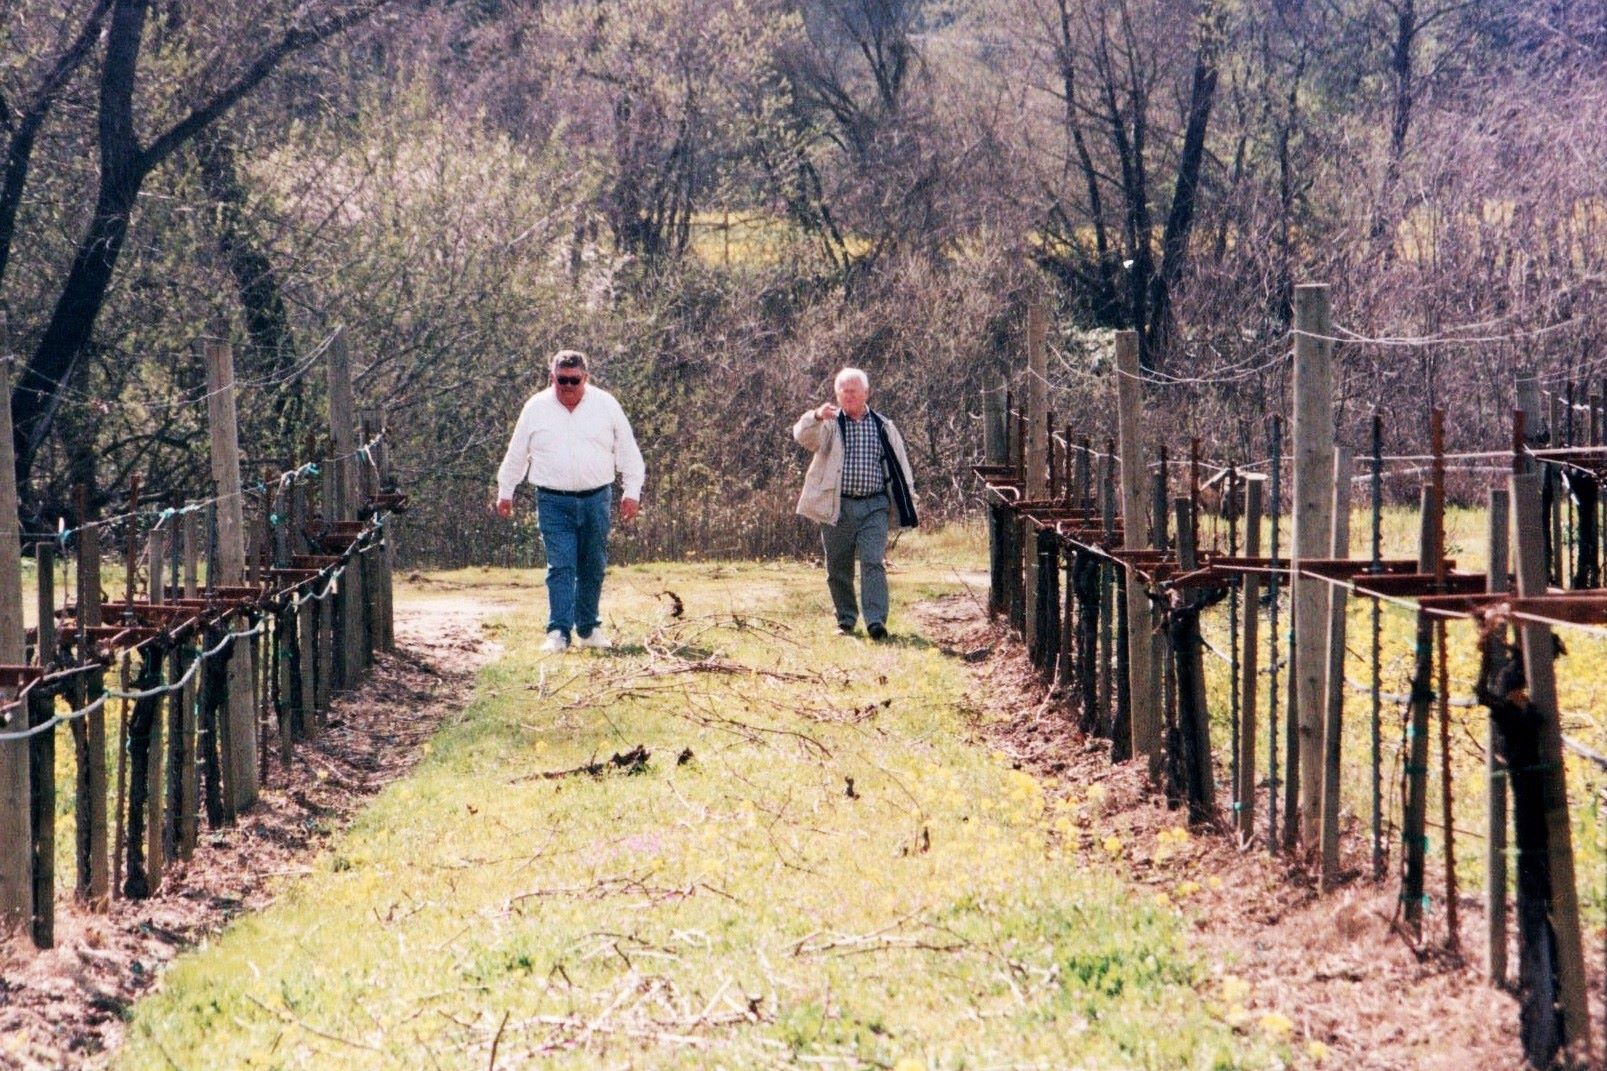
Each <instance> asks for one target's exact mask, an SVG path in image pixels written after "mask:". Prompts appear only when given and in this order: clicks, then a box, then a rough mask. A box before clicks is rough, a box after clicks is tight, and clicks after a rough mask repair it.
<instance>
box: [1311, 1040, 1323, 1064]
mask: <svg viewBox="0 0 1607 1071" xmlns="http://www.w3.org/2000/svg"><path fill="white" fill-rule="evenodd" d="M1306 1056H1307V1057H1309V1058H1310V1060H1311V1062H1312V1063H1314V1064H1320V1063H1322V1062H1323V1061H1324V1060H1326V1059H1328V1046H1326V1045H1324V1044H1323V1043H1322V1042H1320V1041H1308V1042H1306Z"/></svg>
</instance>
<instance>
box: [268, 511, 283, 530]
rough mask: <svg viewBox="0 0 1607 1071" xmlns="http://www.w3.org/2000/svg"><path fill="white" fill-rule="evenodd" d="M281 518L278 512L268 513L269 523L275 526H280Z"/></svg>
mask: <svg viewBox="0 0 1607 1071" xmlns="http://www.w3.org/2000/svg"><path fill="white" fill-rule="evenodd" d="M279 520H280V518H279V514H277V513H270V514H268V523H269V524H271V525H273V526H274V527H275V528H277V527H279Z"/></svg>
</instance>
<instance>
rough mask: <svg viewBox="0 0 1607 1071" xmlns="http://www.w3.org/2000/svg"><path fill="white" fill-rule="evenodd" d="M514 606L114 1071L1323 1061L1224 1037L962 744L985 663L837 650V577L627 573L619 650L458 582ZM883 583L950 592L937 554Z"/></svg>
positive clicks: (1049, 826) (620, 590) (175, 985)
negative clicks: (453, 712)
mask: <svg viewBox="0 0 1607 1071" xmlns="http://www.w3.org/2000/svg"><path fill="white" fill-rule="evenodd" d="M910 557H912V558H913V557H915V556H914V555H910ZM510 583H513V584H519V585H526V586H527V591H526V593H525V594H524V595H523V598H524V602H525V605H524V606H523V607H520V608H514V609H510V610H509V611H508V612H507V613H506V614H505V615H503V616H502V617H500V618H499V619H497V620H496V621H494V622H493V623H491V625H490V628H491V629H492V631H493V632H494V633H495V635H496V638H497V639H498V640H499V641H500V642H501V644H502V645H503V648H504V650H503V654H502V657H501V658H500V659H499V660H498V661H496V662H495V663H493V664H492V665H490V666H488V667H487V668H485V669H484V670H483V671H482V672H481V674H480V678H479V683H478V686H477V694H476V697H475V699H474V701H473V702H472V704H471V705H470V706H469V708H468V710H467V711H466V713H465V715H464V717H463V718H462V719H461V720H460V721H458V722H457V723H455V724H452V725H449V726H447V727H446V728H445V729H443V730H442V732H441V734H440V735H439V736H438V737H437V738H436V739H435V740H434V741H433V742H432V744H431V748H430V754H429V755H428V756H427V757H426V759H425V760H424V762H423V763H422V764H421V765H420V767H419V768H418V769H417V771H416V772H415V773H414V774H413V775H412V776H410V777H409V778H407V779H406V780H404V781H402V782H399V783H397V784H395V785H393V786H391V787H390V788H388V789H387V790H386V791H385V792H384V793H383V794H382V795H380V796H379V797H378V798H377V800H376V801H375V802H374V804H373V805H372V806H371V807H370V808H369V809H368V810H367V812H366V813H365V814H364V815H363V816H362V817H361V818H359V820H358V821H357V822H356V824H355V825H354V826H353V827H352V828H351V829H350V830H349V831H348V832H347V833H345V834H344V835H342V836H341V837H340V838H339V839H338V840H337V841H336V842H335V844H334V846H333V847H332V849H331V850H330V851H329V852H328V853H327V854H326V855H325V856H323V857H322V858H321V859H319V860H317V861H316V862H315V863H314V866H313V873H312V874H310V875H308V876H304V877H300V878H297V879H295V880H294V881H293V882H291V883H290V884H289V885H288V886H287V887H286V889H285V892H284V895H283V896H282V897H281V898H280V900H279V902H278V903H277V904H276V905H275V906H274V907H273V908H271V909H270V910H268V911H266V912H264V913H262V914H260V915H256V916H253V917H251V918H248V919H244V920H242V921H240V922H238V923H237V924H235V925H234V926H232V927H231V928H230V929H229V930H228V931H227V932H226V933H224V934H223V935H222V936H221V937H219V938H218V939H217V940H215V941H214V942H212V943H210V944H209V945H208V946H206V947H203V948H201V949H199V950H197V951H196V952H194V953H192V954H190V955H188V956H187V957H185V958H184V959H183V960H182V961H180V962H179V963H178V964H177V965H175V966H174V968H173V969H172V971H171V973H170V974H169V975H168V977H167V979H166V981H165V982H164V985H163V989H162V992H161V993H159V994H158V995H156V996H154V997H152V998H149V999H147V1000H145V1001H143V1002H141V1003H140V1004H138V1005H137V1006H136V1007H135V1008H134V1010H133V1012H132V1020H131V1022H130V1024H129V1030H128V1038H129V1042H128V1045H127V1047H126V1048H125V1049H124V1050H123V1052H122V1053H121V1054H120V1056H119V1058H118V1063H117V1064H116V1066H119V1067H126V1068H141V1069H144V1068H157V1067H176V1068H181V1069H184V1071H190V1069H199V1068H214V1067H230V1068H284V1069H291V1068H340V1069H342V1071H358V1069H366V1068H429V1067H441V1068H476V1069H484V1068H488V1067H501V1068H513V1067H531V1066H542V1067H547V1066H554V1067H563V1068H569V1067H576V1068H581V1067H585V1068H590V1067H599V1068H600V1067H633V1068H647V1067H689V1068H690V1067H698V1068H703V1067H729V1068H750V1067H774V1066H787V1067H791V1066H844V1067H886V1068H896V1069H898V1071H911V1069H914V1068H932V1069H936V1068H946V1069H947V1068H1002V1067H1045V1068H1049V1067H1053V1068H1066V1067H1072V1068H1075V1067H1086V1068H1126V1067H1139V1068H1218V1067H1221V1068H1231V1067H1265V1066H1275V1065H1276V1062H1277V1061H1278V1060H1279V1059H1280V1058H1281V1059H1283V1060H1285V1061H1291V1060H1292V1061H1293V1062H1297V1063H1298V1062H1300V1061H1301V1054H1300V1053H1291V1052H1289V1051H1280V1050H1281V1046H1280V1045H1279V1044H1278V1043H1277V1040H1276V1038H1273V1037H1268V1036H1265V1035H1263V1034H1261V1033H1260V1032H1258V1031H1256V1030H1255V1029H1254V1028H1253V1027H1252V1028H1251V1029H1250V1030H1248V1031H1247V1032H1235V1031H1234V1030H1233V1029H1232V1028H1230V1027H1229V1026H1228V1025H1227V1024H1226V1023H1225V1022H1224V1019H1223V1007H1224V998H1223V997H1222V994H1220V993H1218V992H1217V990H1218V989H1219V988H1220V986H1219V984H1218V981H1217V980H1215V979H1213V975H1212V970H1211V966H1210V964H1208V963H1207V962H1205V961H1204V960H1203V959H1202V958H1201V957H1200V955H1199V954H1197V953H1196V952H1194V951H1192V950H1191V948H1190V944H1189V939H1188V932H1189V926H1188V924H1187V922H1186V921H1185V920H1184V919H1183V918H1182V917H1181V916H1180V914H1179V913H1178V912H1177V911H1176V910H1175V909H1173V908H1169V907H1167V906H1166V905H1164V904H1158V903H1154V902H1152V901H1151V900H1150V899H1148V898H1141V897H1138V896H1136V895H1135V894H1134V893H1133V891H1132V890H1131V888H1130V887H1127V886H1124V885H1123V884H1121V883H1120V882H1119V881H1118V880H1117V879H1115V878H1113V877H1111V876H1109V875H1098V874H1092V873H1089V872H1086V871H1084V870H1082V869H1080V868H1079V867H1078V866H1077V865H1076V864H1075V862H1074V860H1072V859H1071V858H1070V857H1062V856H1061V854H1060V852H1059V849H1058V847H1057V840H1058V837H1059V835H1060V833H1061V832H1064V831H1065V830H1066V829H1067V828H1068V823H1075V822H1077V821H1078V820H1079V819H1078V817H1077V814H1078V812H1077V810H1076V808H1075V807H1063V806H1053V807H1046V802H1045V800H1044V798H1043V795H1042V791H1041V788H1040V786H1039V784H1038V783H1037V782H1036V781H1035V780H1034V779H1032V778H1031V777H1029V776H1028V775H1026V774H1024V773H1021V772H1018V771H1014V770H1012V769H1010V767H1009V764H1008V763H1007V762H1005V761H1004V760H1003V759H1002V757H1000V756H996V755H992V754H989V753H987V752H986V751H985V750H984V749H983V748H981V747H979V746H978V745H976V744H975V743H974V742H973V740H974V737H973V734H972V733H971V732H970V731H969V729H970V724H971V722H970V719H971V718H972V717H974V715H973V714H971V713H970V712H968V711H967V709H966V707H965V702H964V695H965V689H966V684H967V679H966V676H965V667H964V666H963V664H962V663H961V662H960V661H959V660H958V659H956V658H953V657H952V656H950V655H948V654H945V653H944V652H942V651H941V650H939V649H938V648H936V647H934V646H933V645H931V644H930V643H928V642H927V641H926V640H924V639H923V638H921V637H920V636H919V635H915V634H911V633H909V632H907V631H906V632H904V633H903V634H902V635H901V636H900V637H899V638H898V639H896V640H895V641H893V642H889V643H884V644H872V643H871V642H869V641H867V640H863V639H844V638H840V637H837V636H835V635H833V634H832V633H831V628H830V626H831V620H830V616H829V613H828V612H827V605H826V596H825V584H824V580H823V577H822V576H821V575H820V574H819V572H818V571H816V570H812V569H809V568H806V567H803V566H798V565H775V566H768V565H746V566H665V567H654V566H643V567H635V568H631V569H624V570H617V571H615V572H613V573H611V574H610V581H609V588H608V590H607V592H606V593H605V608H606V612H607V613H608V614H609V615H611V617H612V618H613V620H612V622H611V623H612V625H613V626H614V628H615V632H616V635H617V636H619V637H621V638H622V639H624V640H626V641H630V642H628V643H627V644H625V645H623V646H622V647H621V648H620V649H618V650H617V651H615V652H612V653H610V654H607V655H603V654H597V653H587V654H569V655H564V656H542V655H541V654H539V653H538V652H537V650H536V646H537V644H538V642H539V641H540V639H541V617H542V611H543V609H544V605H543V604H544V600H543V598H542V593H541V591H540V587H539V576H537V575H535V574H528V573H521V574H515V573H508V572H501V573H495V572H484V571H476V572H474V573H472V574H452V575H450V576H446V577H441V578H437V580H436V584H437V586H438V587H448V586H450V585H456V584H461V585H466V586H469V587H485V588H492V587H495V588H498V589H501V590H502V591H503V592H504V594H506V589H507V585H509V584H510ZM894 583H895V588H894V592H895V602H896V603H897V602H902V603H903V604H904V605H906V606H907V605H908V604H909V603H910V602H911V601H913V600H915V599H918V598H923V597H929V596H931V595H935V594H939V593H943V592H950V591H953V590H956V589H957V588H958V584H957V582H956V580H955V578H954V574H953V572H952V570H951V569H949V568H948V567H947V566H945V565H943V564H941V563H940V560H939V559H937V558H933V559H931V560H930V563H929V564H921V563H915V562H906V564H905V566H904V568H903V570H902V571H901V572H900V573H899V574H898V575H896V576H895V578H894ZM663 592H673V593H674V595H675V598H674V599H672V598H671V597H669V596H668V595H663V594H661V593H663ZM677 600H678V602H679V604H680V606H681V607H682V612H681V614H680V616H679V617H672V616H671V608H672V603H674V602H676V601H677ZM896 609H897V608H896V606H895V613H896ZM908 620H909V619H908V616H907V615H906V616H905V617H904V618H902V619H901V620H896V621H895V622H894V625H895V628H899V627H902V628H904V629H908V628H910V627H911V626H910V625H909V624H908ZM637 745H641V746H643V747H645V749H646V750H647V751H648V752H649V753H650V756H649V757H648V758H647V759H646V760H645V761H641V762H637V763H634V764H628V765H626V766H623V767H615V766H612V765H610V766H609V769H608V770H607V772H604V773H602V774H600V775H596V776H592V775H589V774H586V773H572V774H562V773H561V771H565V770H571V769H573V768H575V767H579V766H583V765H585V764H587V763H591V762H594V761H603V762H607V760H608V759H609V758H610V756H612V755H614V754H616V753H625V752H628V751H629V750H630V749H632V748H634V747H636V746H637ZM547 775H555V776H547ZM1072 802H1075V801H1072ZM1057 830H1058V832H1057ZM1229 996H1231V995H1229Z"/></svg>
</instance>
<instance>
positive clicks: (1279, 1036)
mask: <svg viewBox="0 0 1607 1071" xmlns="http://www.w3.org/2000/svg"><path fill="white" fill-rule="evenodd" d="M1294 1028H1295V1024H1294V1020H1293V1019H1290V1018H1289V1017H1288V1016H1287V1015H1283V1014H1282V1013H1280V1012H1267V1014H1265V1015H1263V1016H1262V1017H1261V1032H1262V1033H1263V1034H1266V1035H1267V1036H1268V1037H1270V1038H1274V1039H1276V1040H1278V1041H1282V1040H1283V1039H1284V1038H1286V1037H1288V1036H1289V1032H1290V1031H1292V1030H1293V1029H1294Z"/></svg>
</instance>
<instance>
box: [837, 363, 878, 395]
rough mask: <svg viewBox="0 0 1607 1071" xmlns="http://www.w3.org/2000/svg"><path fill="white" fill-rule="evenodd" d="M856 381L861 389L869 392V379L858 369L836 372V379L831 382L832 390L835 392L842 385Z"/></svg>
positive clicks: (845, 369)
mask: <svg viewBox="0 0 1607 1071" xmlns="http://www.w3.org/2000/svg"><path fill="white" fill-rule="evenodd" d="M856 379H857V380H858V381H859V385H860V386H861V387H864V388H865V389H866V390H870V377H869V376H867V375H866V374H865V373H864V372H863V371H862V370H860V369H858V368H844V369H843V370H842V371H841V372H838V373H837V378H836V379H834V380H832V381H831V386H832V389H833V390H836V389H837V388H838V387H840V386H842V385H843V384H844V383H848V382H851V381H852V380H856Z"/></svg>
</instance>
